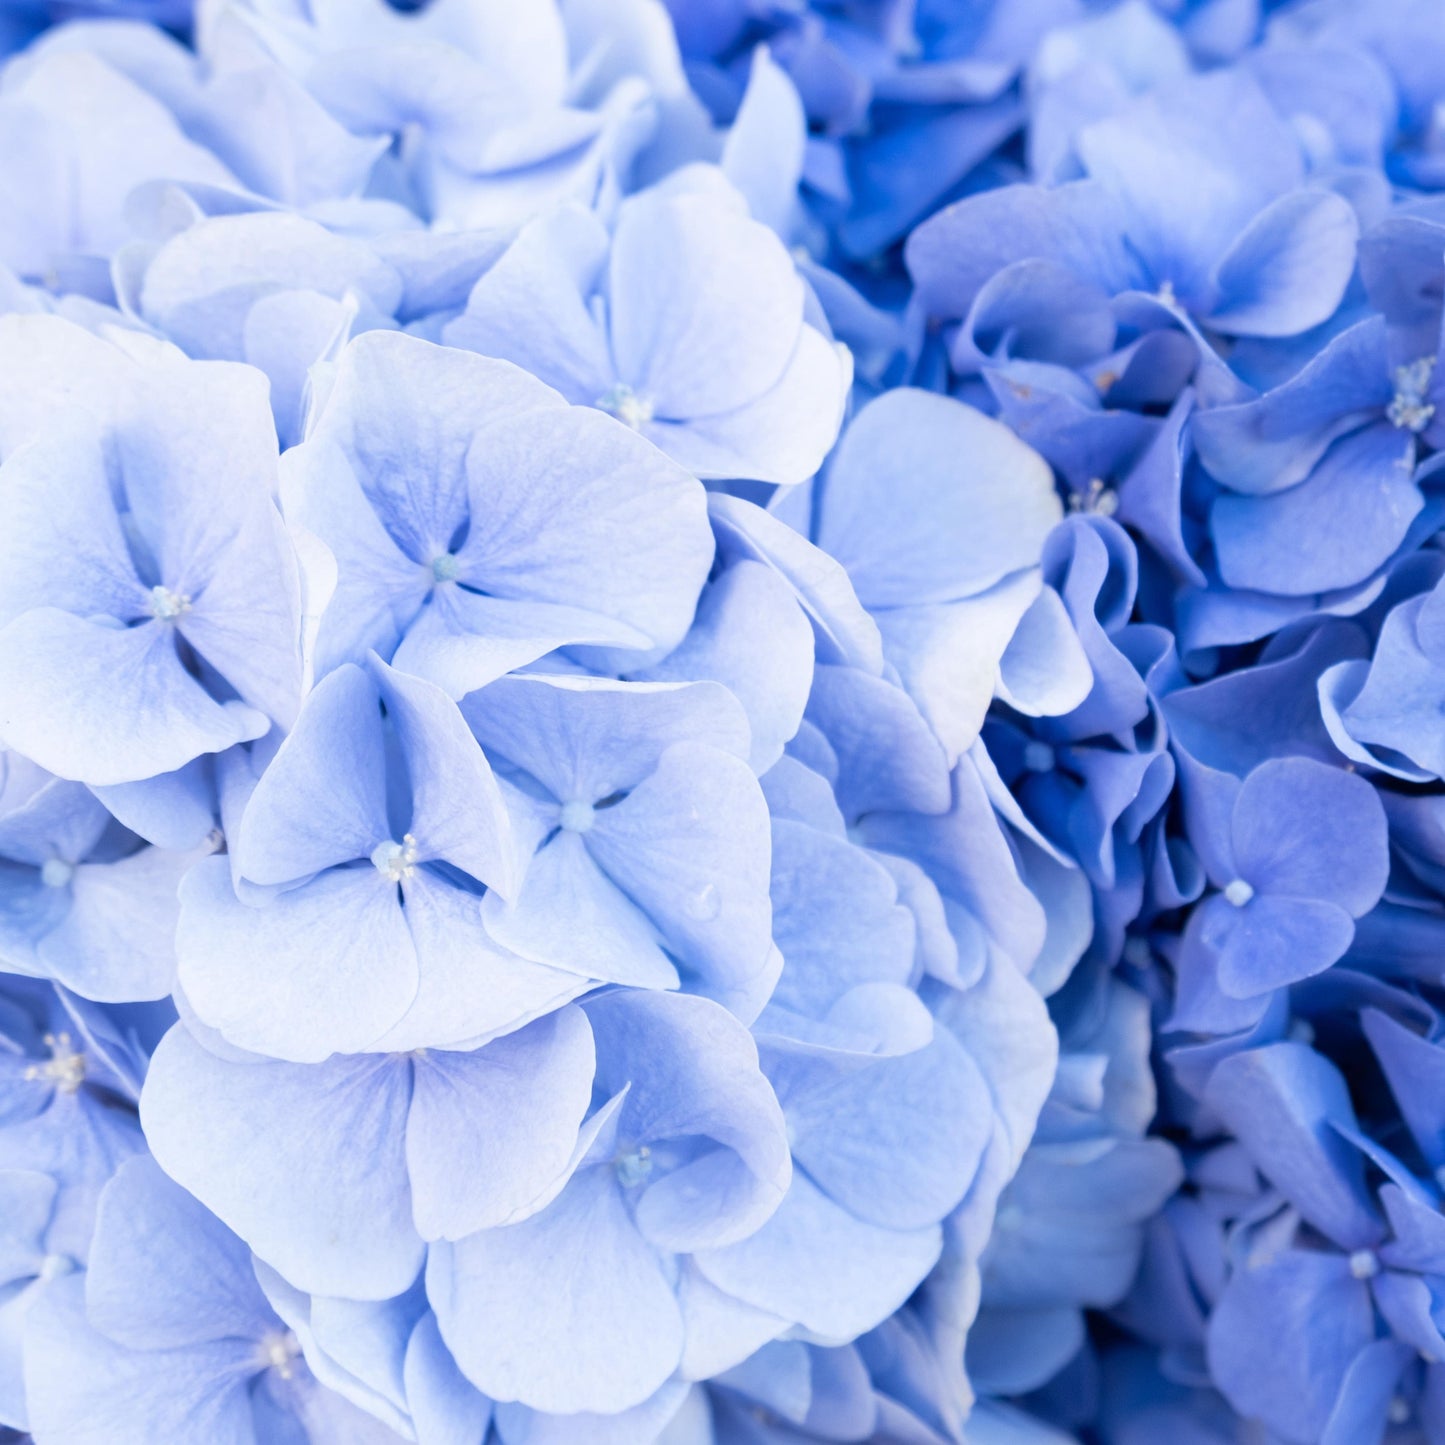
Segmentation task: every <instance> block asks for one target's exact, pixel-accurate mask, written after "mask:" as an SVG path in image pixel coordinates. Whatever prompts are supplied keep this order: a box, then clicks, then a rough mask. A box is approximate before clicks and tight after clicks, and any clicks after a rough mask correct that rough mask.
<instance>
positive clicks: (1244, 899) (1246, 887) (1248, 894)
mask: <svg viewBox="0 0 1445 1445" xmlns="http://www.w3.org/2000/svg"><path fill="white" fill-rule="evenodd" d="M1224 896H1225V897H1226V898H1227V899H1228V900H1229V901H1230V902H1231V903H1232V904H1234V906H1235V907H1236V908H1243V907H1244V905H1245V904H1246V903H1248V902H1249V900H1250V899H1251V898H1253V897H1254V888H1253V887H1252V886H1251V885H1250V884H1248V883H1246V882H1245V881H1244V879H1243V878H1236V879H1234V880H1233V881H1232V882H1230V883H1227V884H1225V887H1224Z"/></svg>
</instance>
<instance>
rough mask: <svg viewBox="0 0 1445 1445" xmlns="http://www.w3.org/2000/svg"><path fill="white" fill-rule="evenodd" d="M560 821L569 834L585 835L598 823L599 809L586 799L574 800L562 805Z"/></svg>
mask: <svg viewBox="0 0 1445 1445" xmlns="http://www.w3.org/2000/svg"><path fill="white" fill-rule="evenodd" d="M558 821H559V822H560V823H561V824H562V826H563V827H564V828H565V829H566V830H567V831H568V832H569V833H585V832H587V831H588V830H589V829H590V828H591V827H592V825H593V823H595V822H596V821H597V809H596V808H594V807H593V806H592V804H591V803H589V802H588V801H587V800H586V799H585V798H573V799H572V801H571V802H570V803H563V804H562V813H561V816H560V818H559V819H558Z"/></svg>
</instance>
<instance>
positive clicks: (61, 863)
mask: <svg viewBox="0 0 1445 1445" xmlns="http://www.w3.org/2000/svg"><path fill="white" fill-rule="evenodd" d="M74 877H75V865H74V864H73V863H67V862H66V861H65V859H64V858H47V859H46V860H45V862H44V863H42V864H41V865H40V881H41V882H42V883H43V884H44V885H45V886H46V887H47V888H64V887H65V885H66V884H67V883H69V882H70V880H71V879H72V878H74Z"/></svg>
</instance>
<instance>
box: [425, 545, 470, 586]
mask: <svg viewBox="0 0 1445 1445" xmlns="http://www.w3.org/2000/svg"><path fill="white" fill-rule="evenodd" d="M461 570H462V564H461V562H460V561H458V560H457V558H456V557H454V556H453V555H452V554H451V553H450V552H441V553H439V554H438V555H437V556H435V557H433V558H432V559H431V576H432V581H433V582H455V581H456V580H457V573H458V572H460V571H461Z"/></svg>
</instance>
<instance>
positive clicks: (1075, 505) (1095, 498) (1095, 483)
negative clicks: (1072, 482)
mask: <svg viewBox="0 0 1445 1445" xmlns="http://www.w3.org/2000/svg"><path fill="white" fill-rule="evenodd" d="M1069 510H1070V511H1071V512H1093V513H1094V514H1095V515H1096V516H1100V517H1112V516H1113V515H1114V513H1115V512H1117V511H1118V510H1119V494H1118V492H1116V491H1115V490H1114V489H1113V487H1111V486H1109V485H1108V484H1107V483H1106V482H1105V481H1104V480H1103V478H1102V477H1095V478H1093V480H1092V481H1090V483H1089V485H1088V487H1087V488H1085V490H1084V491H1082V492H1070V493H1069Z"/></svg>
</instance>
